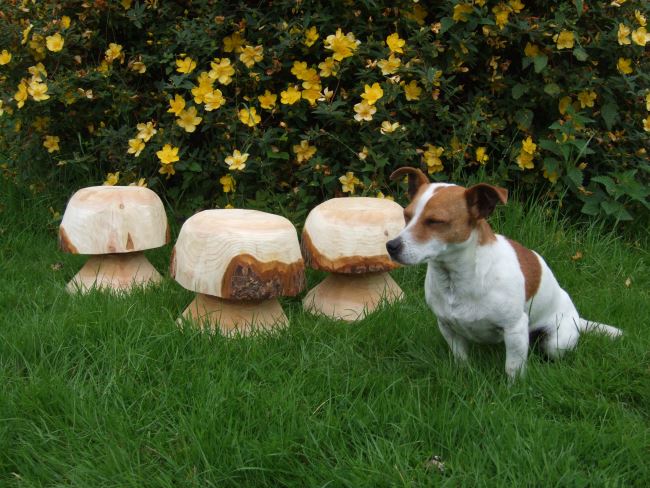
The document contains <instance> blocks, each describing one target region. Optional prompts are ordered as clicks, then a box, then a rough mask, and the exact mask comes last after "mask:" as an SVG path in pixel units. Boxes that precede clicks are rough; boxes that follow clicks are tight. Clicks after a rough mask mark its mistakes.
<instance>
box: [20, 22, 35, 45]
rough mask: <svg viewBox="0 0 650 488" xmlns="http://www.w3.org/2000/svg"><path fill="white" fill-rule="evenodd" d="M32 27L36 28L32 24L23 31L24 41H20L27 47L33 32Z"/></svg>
mask: <svg viewBox="0 0 650 488" xmlns="http://www.w3.org/2000/svg"><path fill="white" fill-rule="evenodd" d="M32 27H34V26H33V25H32V24H31V23H29V24H27V27H25V28H24V29H23V39H22V41H20V44H22V45H25V44H26V43H27V39H29V33H30V32H31V30H32Z"/></svg>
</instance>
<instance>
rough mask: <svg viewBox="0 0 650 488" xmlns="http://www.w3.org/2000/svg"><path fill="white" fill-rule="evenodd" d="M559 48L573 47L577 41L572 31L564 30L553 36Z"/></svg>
mask: <svg viewBox="0 0 650 488" xmlns="http://www.w3.org/2000/svg"><path fill="white" fill-rule="evenodd" d="M553 40H555V42H556V43H557V48H558V49H572V48H573V45H574V43H575V40H574V37H573V32H572V31H562V32H560V33H559V34H556V35H555V36H554V37H553Z"/></svg>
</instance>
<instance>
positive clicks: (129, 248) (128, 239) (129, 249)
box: [126, 232, 135, 251]
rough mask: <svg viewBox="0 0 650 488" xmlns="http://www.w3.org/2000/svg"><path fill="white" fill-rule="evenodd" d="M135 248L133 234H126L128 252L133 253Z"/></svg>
mask: <svg viewBox="0 0 650 488" xmlns="http://www.w3.org/2000/svg"><path fill="white" fill-rule="evenodd" d="M134 247H135V246H134V245H133V239H132V238H131V233H130V232H129V233H127V234H126V250H127V251H133V248H134Z"/></svg>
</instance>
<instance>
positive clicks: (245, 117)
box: [239, 107, 262, 127]
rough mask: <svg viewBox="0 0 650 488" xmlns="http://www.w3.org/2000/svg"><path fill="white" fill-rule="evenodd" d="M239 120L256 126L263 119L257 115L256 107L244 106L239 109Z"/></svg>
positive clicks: (250, 125) (249, 125)
mask: <svg viewBox="0 0 650 488" xmlns="http://www.w3.org/2000/svg"><path fill="white" fill-rule="evenodd" d="M239 120H241V122H242V123H243V124H246V125H247V126H248V127H255V126H256V125H257V124H259V123H260V122H261V121H262V117H260V116H259V115H257V110H256V109H255V107H250V108H242V109H241V110H240V111H239Z"/></svg>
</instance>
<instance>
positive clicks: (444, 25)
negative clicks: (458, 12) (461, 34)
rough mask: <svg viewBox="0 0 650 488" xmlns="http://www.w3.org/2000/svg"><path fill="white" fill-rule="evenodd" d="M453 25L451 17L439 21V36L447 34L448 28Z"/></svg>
mask: <svg viewBox="0 0 650 488" xmlns="http://www.w3.org/2000/svg"><path fill="white" fill-rule="evenodd" d="M454 24H455V22H454V19H452V18H451V17H443V18H442V20H440V35H442V34H444V33H445V32H447V31H448V30H449V28H450V27H451V26H452V25H454Z"/></svg>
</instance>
